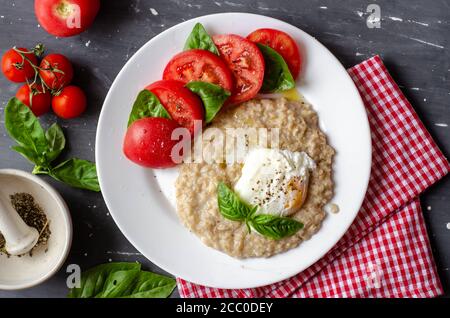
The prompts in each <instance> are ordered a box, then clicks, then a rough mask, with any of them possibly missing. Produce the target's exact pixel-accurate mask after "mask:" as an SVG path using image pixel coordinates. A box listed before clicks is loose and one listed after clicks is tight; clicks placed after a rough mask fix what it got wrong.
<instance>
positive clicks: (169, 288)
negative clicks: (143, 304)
mask: <svg viewBox="0 0 450 318" xmlns="http://www.w3.org/2000/svg"><path fill="white" fill-rule="evenodd" d="M176 285H177V284H176V281H175V279H173V278H171V277H166V276H163V275H158V274H155V273H152V272H146V271H140V272H139V275H138V276H137V278H136V280H135V282H134V284H133V285H131V286H130V288H128V289H127V290H126V291H125V293H124V294H123V295H122V297H126V298H165V297H169V296H170V294H172V292H173V290H174V288H175V287H176Z"/></svg>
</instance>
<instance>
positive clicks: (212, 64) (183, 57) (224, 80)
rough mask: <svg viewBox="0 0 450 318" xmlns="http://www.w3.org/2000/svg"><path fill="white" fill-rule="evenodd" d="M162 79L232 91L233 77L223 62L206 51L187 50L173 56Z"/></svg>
mask: <svg viewBox="0 0 450 318" xmlns="http://www.w3.org/2000/svg"><path fill="white" fill-rule="evenodd" d="M163 79H165V80H178V81H182V82H183V83H188V82H191V81H203V82H209V83H213V84H217V85H220V86H222V87H223V88H224V89H226V90H227V91H230V92H231V91H232V89H233V86H234V83H233V75H232V74H231V71H230V70H229V69H228V66H227V65H226V64H225V62H224V61H223V60H222V59H221V58H220V57H218V56H217V55H215V54H214V53H212V52H210V51H207V50H199V49H194V50H189V51H184V52H181V53H179V54H177V55H175V56H174V57H173V58H172V59H171V60H170V61H169V63H168V64H167V66H166V68H165V69H164V73H163Z"/></svg>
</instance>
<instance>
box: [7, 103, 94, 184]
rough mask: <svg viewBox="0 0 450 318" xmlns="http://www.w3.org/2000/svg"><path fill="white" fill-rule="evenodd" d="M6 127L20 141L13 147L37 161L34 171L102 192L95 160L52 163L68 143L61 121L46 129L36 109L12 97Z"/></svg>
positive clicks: (26, 156) (30, 159)
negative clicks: (36, 114)
mask: <svg viewBox="0 0 450 318" xmlns="http://www.w3.org/2000/svg"><path fill="white" fill-rule="evenodd" d="M5 128H6V131H7V132H8V134H9V135H10V136H11V138H12V139H14V140H15V141H16V142H17V144H18V145H16V146H13V147H12V149H13V150H15V151H17V152H18V153H20V154H21V155H22V156H24V157H25V158H27V159H28V160H29V161H31V162H32V163H34V164H35V167H34V169H33V173H34V174H47V175H49V176H51V177H53V178H55V179H57V180H59V181H62V182H64V183H66V184H68V185H70V186H72V187H76V188H81V189H87V190H92V191H97V192H98V191H100V186H99V184H98V179H97V170H96V167H95V164H94V163H92V162H90V161H87V160H81V159H76V158H72V159H69V160H67V161H64V162H62V163H61V164H59V165H56V166H54V165H52V162H53V161H54V160H55V159H56V158H57V157H58V156H59V155H60V154H61V152H62V151H63V149H64V148H65V146H66V138H65V137H64V133H63V131H62V129H61V127H59V126H58V124H56V123H54V124H53V125H51V126H50V127H49V128H48V129H47V131H45V132H44V129H43V128H42V126H41V124H40V123H39V120H38V119H37V118H36V116H34V114H33V112H32V111H31V110H30V109H29V108H28V107H27V106H26V105H25V104H23V103H22V102H21V101H19V100H18V99H17V98H12V99H11V100H10V101H9V102H8V105H7V106H6V108H5Z"/></svg>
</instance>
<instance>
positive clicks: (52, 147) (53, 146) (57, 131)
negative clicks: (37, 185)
mask: <svg viewBox="0 0 450 318" xmlns="http://www.w3.org/2000/svg"><path fill="white" fill-rule="evenodd" d="M45 138H46V139H47V145H48V150H47V153H46V157H47V162H49V163H50V162H52V161H53V160H55V159H56V158H57V157H58V156H59V154H60V153H61V151H62V150H63V149H64V147H65V146H66V138H65V137H64V133H63V131H62V129H61V127H59V125H58V124H57V123H54V124H53V125H51V126H50V127H49V128H48V129H47V131H46V132H45Z"/></svg>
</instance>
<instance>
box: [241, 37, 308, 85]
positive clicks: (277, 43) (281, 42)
mask: <svg viewBox="0 0 450 318" xmlns="http://www.w3.org/2000/svg"><path fill="white" fill-rule="evenodd" d="M247 39H249V40H250V41H252V42H257V43H261V44H264V45H267V46H270V47H271V48H272V49H274V50H275V51H277V52H278V53H280V55H281V56H282V57H283V58H284V60H285V61H286V63H287V65H288V67H289V70H290V71H291V74H292V77H294V79H296V78H297V77H298V74H299V73H300V69H301V66H302V59H301V56H300V52H299V50H298V46H297V43H295V41H294V39H293V38H291V37H290V36H289V35H288V34H287V33H285V32H283V31H280V30H275V29H258V30H256V31H253V32H252V33H250V34H249V35H248V36H247Z"/></svg>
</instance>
